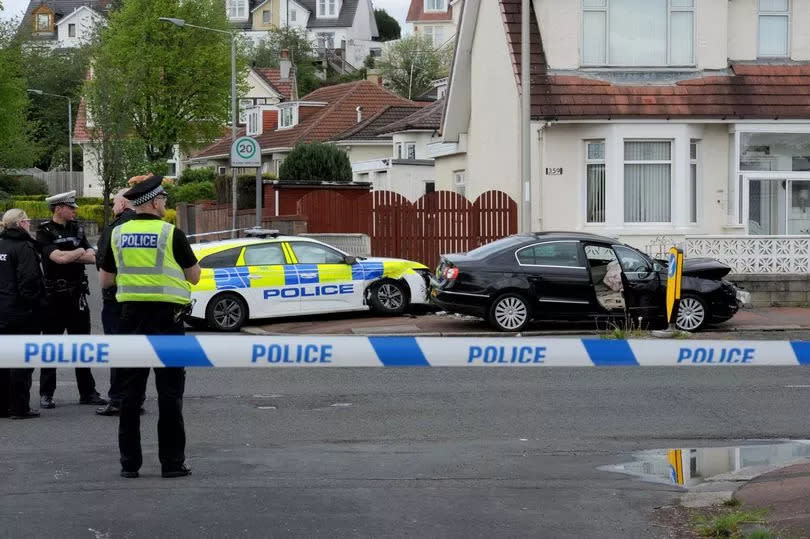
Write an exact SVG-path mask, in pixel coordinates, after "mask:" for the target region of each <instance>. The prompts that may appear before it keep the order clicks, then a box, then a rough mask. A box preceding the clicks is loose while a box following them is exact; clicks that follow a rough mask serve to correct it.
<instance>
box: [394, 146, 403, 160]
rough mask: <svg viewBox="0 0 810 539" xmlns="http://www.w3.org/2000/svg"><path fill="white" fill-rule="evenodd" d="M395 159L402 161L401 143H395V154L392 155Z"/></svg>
mask: <svg viewBox="0 0 810 539" xmlns="http://www.w3.org/2000/svg"><path fill="white" fill-rule="evenodd" d="M394 155H395V156H396V158H397V159H402V143H401V142H397V144H396V153H395V154H394Z"/></svg>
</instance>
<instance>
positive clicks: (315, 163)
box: [278, 142, 352, 183]
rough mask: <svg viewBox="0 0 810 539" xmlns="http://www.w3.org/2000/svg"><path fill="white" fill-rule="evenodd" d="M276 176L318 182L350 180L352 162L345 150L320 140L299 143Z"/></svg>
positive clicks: (281, 178)
mask: <svg viewBox="0 0 810 539" xmlns="http://www.w3.org/2000/svg"><path fill="white" fill-rule="evenodd" d="M278 177H279V179H280V180H281V181H290V182H305V183H320V182H343V183H348V182H350V181H352V164H351V162H349V157H348V156H347V155H346V152H344V151H343V150H341V149H339V148H337V147H336V146H333V145H332V144H323V143H321V142H310V143H308V144H299V145H298V146H296V147H295V148H294V149H293V151H291V152H290V154H289V155H288V156H287V158H286V159H285V160H284V162H283V163H281V169H280V170H279V173H278Z"/></svg>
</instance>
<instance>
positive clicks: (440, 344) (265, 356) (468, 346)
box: [0, 335, 810, 368]
mask: <svg viewBox="0 0 810 539" xmlns="http://www.w3.org/2000/svg"><path fill="white" fill-rule="evenodd" d="M701 365H702V366H709V365H714V366H732V365H745V366H776V365H810V342H802V341H793V342H790V341H683V340H629V341H621V340H603V339H573V338H569V339H566V338H549V339H545V338H540V337H531V338H525V337H523V338H484V339H481V338H453V337H328V336H317V337H315V336H313V337H302V336H296V337H254V336H245V335H238V336H228V335H201V336H174V335H173V336H168V335H162V336H161V335H157V336H156V335H152V336H145V335H118V336H115V335H114V336H106V335H75V336H74V335H65V336H60V337H58V338H57V337H54V336H52V335H36V336H27V335H8V336H3V337H0V368H24V367H63V368H73V367H78V366H87V367H594V366H595V367H629V366H643V367H652V366H656V367H661V366H670V367H675V366H701Z"/></svg>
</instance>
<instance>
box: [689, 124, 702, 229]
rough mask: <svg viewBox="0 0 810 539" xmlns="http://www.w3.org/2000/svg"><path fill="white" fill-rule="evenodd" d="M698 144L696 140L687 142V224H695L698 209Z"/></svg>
mask: <svg viewBox="0 0 810 539" xmlns="http://www.w3.org/2000/svg"><path fill="white" fill-rule="evenodd" d="M699 151H700V144H699V141H697V140H692V141H690V142H689V222H690V223H697V207H698V196H697V193H698V159H699V158H700V154H699V153H698V152H699Z"/></svg>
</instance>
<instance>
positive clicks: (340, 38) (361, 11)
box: [225, 0, 380, 68]
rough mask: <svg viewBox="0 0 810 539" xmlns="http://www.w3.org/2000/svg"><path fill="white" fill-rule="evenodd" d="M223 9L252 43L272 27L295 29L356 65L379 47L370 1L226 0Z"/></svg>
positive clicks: (319, 45) (320, 46)
mask: <svg viewBox="0 0 810 539" xmlns="http://www.w3.org/2000/svg"><path fill="white" fill-rule="evenodd" d="M225 11H226V13H227V14H228V20H229V21H230V23H231V25H232V26H233V27H234V28H236V29H238V30H240V31H241V32H242V33H243V34H244V35H245V36H246V37H248V38H250V39H251V40H252V41H253V42H254V43H258V42H260V41H262V40H263V39H265V38H266V37H267V31H268V30H270V29H272V28H279V27H284V28H286V27H292V28H298V29H300V30H303V31H305V32H306V33H307V36H308V37H309V39H310V41H312V42H313V43H314V44H315V45H316V46H317V47H318V48H319V49H321V50H324V49H325V50H328V51H329V52H331V53H334V54H336V55H337V56H338V57H340V58H341V59H342V60H343V61H345V62H348V63H349V64H350V65H351V66H354V67H356V68H360V67H362V66H363V61H364V60H365V58H366V56H368V55H369V54H370V52H371V51H372V50H375V51H377V50H380V44H379V43H377V42H375V41H374V39H375V38H376V37H379V31H378V30H377V22H376V20H375V19H374V6H373V4H372V0H226V1H225Z"/></svg>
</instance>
